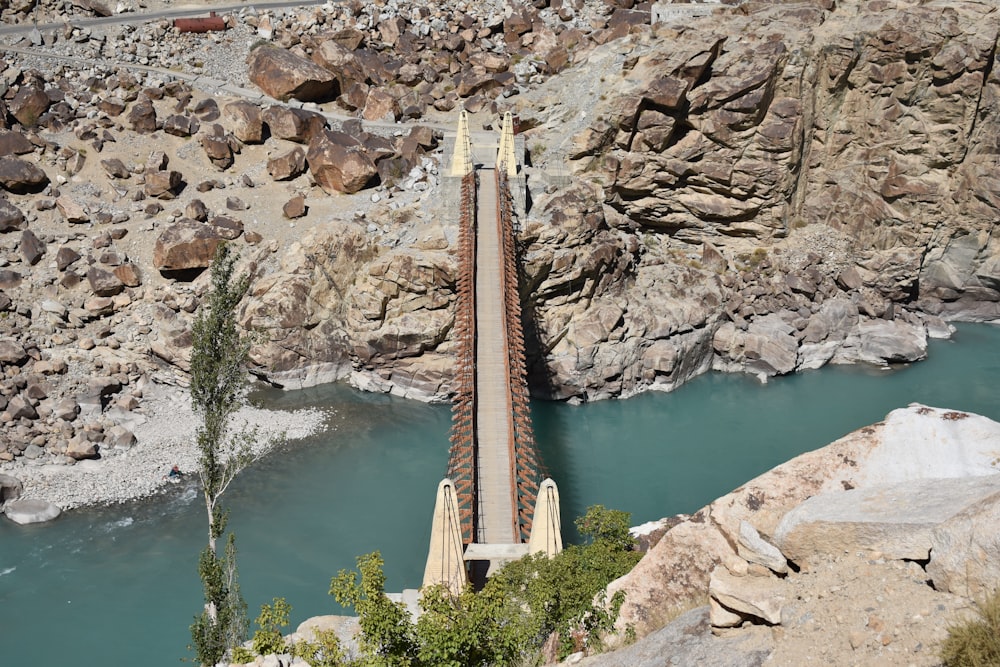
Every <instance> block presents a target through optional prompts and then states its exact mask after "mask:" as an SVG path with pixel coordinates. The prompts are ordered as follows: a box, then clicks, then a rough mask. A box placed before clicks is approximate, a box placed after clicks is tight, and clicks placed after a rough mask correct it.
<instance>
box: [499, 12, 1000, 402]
mask: <svg viewBox="0 0 1000 667" xmlns="http://www.w3.org/2000/svg"><path fill="white" fill-rule="evenodd" d="M998 25H1000V23H998V21H997V14H996V9H995V7H994V6H993V5H992V4H990V3H982V2H946V3H892V4H891V5H890V4H887V3H880V2H840V3H837V5H836V8H834V9H823V8H821V7H819V6H809V5H803V4H796V5H780V4H778V5H775V4H762V3H747V4H744V5H742V6H741V7H739V8H737V9H732V10H720V11H717V12H716V13H715V14H713V15H712V16H710V17H703V18H689V19H686V20H685V23H684V24H681V23H673V24H661V25H657V26H654V27H653V28H652V29H651V30H650V31H649V32H648V33H641V34H639V35H633V36H631V37H628V38H625V39H622V40H619V41H617V42H614V43H612V44H609V45H607V46H605V47H603V48H601V49H599V50H595V51H593V52H591V53H590V54H589V55H588V56H587V57H586V58H585V59H584V60H583V61H582V62H580V63H578V64H577V65H576V66H575V67H574V68H572V69H570V70H567V71H566V72H564V73H563V74H561V75H560V77H559V78H558V79H557V80H556V81H555V85H552V83H550V84H547V85H546V86H545V87H543V88H542V89H539V90H537V91H533V92H530V93H528V94H526V95H524V96H521V98H519V99H518V100H517V102H516V104H515V109H516V110H517V111H518V112H519V114H520V116H521V119H522V124H523V125H525V126H528V127H531V129H529V130H528V131H527V133H526V134H527V136H528V138H527V144H528V146H529V148H531V149H532V159H533V160H534V161H535V162H536V163H537V164H536V165H535V166H534V167H533V168H529V181H530V179H531V178H532V176H535V177H536V180H538V181H540V182H542V183H545V182H546V179H547V178H548V179H551V177H552V176H553V175H554V174H556V173H557V172H558V168H559V167H560V166H561V165H566V168H568V170H569V171H570V173H571V174H572V177H573V180H574V181H575V182H577V183H586V184H588V187H587V188H583V187H580V186H578V187H577V188H576V189H575V190H574V191H572V192H574V193H575V194H572V195H571V194H565V195H563V196H564V197H567V196H572V197H573V198H574V199H575V200H578V203H575V204H574V205H573V206H570V207H569V208H570V210H576V209H589V210H591V211H592V214H591V216H592V218H593V219H592V221H591V223H590V224H591V225H592V226H595V227H603V228H604V229H605V232H604V237H602V241H601V243H602V244H605V245H607V244H612V245H613V244H617V247H618V248H621V249H622V250H623V252H624V251H625V250H624V249H627V248H633V249H634V250H633V251H632V252H631V256H630V261H629V262H628V267H627V268H623V269H621V270H619V271H618V272H616V273H613V275H614V276H615V279H613V280H612V279H610V276H609V279H606V280H603V281H593V282H594V284H593V286H587V281H585V280H581V281H579V283H578V284H579V288H578V289H576V290H571V291H573V292H575V294H577V295H578V298H574V297H573V296H568V295H565V294H561V295H559V297H558V298H556V299H552V298H550V297H549V296H548V294H547V293H546V291H545V290H544V289H541V290H535V291H533V292H532V294H531V295H530V296H529V297H528V298H529V300H531V301H532V303H533V304H534V305H535V306H536V308H535V312H536V313H540V316H539V317H538V319H537V323H538V327H539V340H540V342H541V350H540V355H539V357H543V356H544V357H545V359H546V360H545V363H544V364H539V366H540V367H544V368H545V369H546V370H547V371H548V377H549V378H551V379H552V392H551V393H552V394H553V395H556V396H566V395H581V396H584V397H588V398H594V397H602V396H606V395H608V394H616V393H623V394H628V393H630V392H633V391H636V390H638V389H641V388H642V387H645V386H652V387H654V388H655V387H665V388H670V387H673V386H676V384H677V383H678V382H680V381H683V380H684V379H685V378H686V377H688V376H690V375H691V374H692V373H696V372H698V371H699V370H701V369H704V368H706V367H708V366H709V365H713V366H714V367H716V368H720V369H725V370H744V371H748V372H753V373H757V374H762V375H774V374H783V373H788V372H792V371H794V370H796V369H802V368H815V367H818V366H821V365H823V364H824V363H828V362H835V363H836V362H851V361H858V360H861V361H868V362H873V363H892V362H900V361H912V360H916V359H919V358H922V357H923V356H924V355H925V353H926V352H925V350H926V338H927V336H928V335H930V336H946V335H948V331H947V327H946V326H945V325H944V324H943V323H942V322H941V321H940V320H939V319H938V317H937V316H942V317H944V318H953V319H972V320H987V319H993V318H995V317H997V315H998V308H1000V306H998V297H1000V292H998V289H997V288H998V282H997V276H996V270H995V267H996V266H997V262H998V261H1000V259H998V246H997V241H996V240H995V239H994V236H993V228H994V221H995V220H996V219H997V205H998V203H1000V202H998V200H997V195H996V192H997V187H998V186H997V181H996V179H995V178H994V177H993V176H992V175H991V172H992V171H993V170H994V169H995V167H996V160H997V157H996V155H997V149H996V137H997V134H998V123H997V114H996V99H997V94H998V91H1000V88H998V83H1000V80H998V77H997V74H996V72H995V70H994V61H995V58H996V43H997V32H998ZM568 90H573V91H581V92H580V94H579V95H566V94H565V92H566V91H568ZM550 189H552V186H550ZM584 200H586V202H587V203H582V202H584ZM540 204H541V205H539V206H536V207H535V208H534V209H533V211H532V214H531V217H536V216H537V217H538V219H540V220H546V222H547V224H549V225H550V226H552V227H557V226H558V224H559V223H558V222H556V221H552V220H553V218H552V214H551V209H552V208H553V207H552V206H547V205H546V204H547V200H545V199H543V200H542V202H540ZM564 206H565V202H563V203H560V204H556V205H555V207H556V208H560V209H561V208H563V207H564ZM561 215H562V214H561ZM549 221H552V222H549ZM528 229H529V230H530V229H531V226H530V225H529V226H528ZM610 238H613V239H617V240H616V241H611V240H609V239H610ZM526 240H527V241H528V242H529V246H528V251H527V255H526V256H527V258H528V259H527V263H526V272H527V273H528V274H529V284H537V280H536V281H534V282H532V281H531V278H532V277H533V276H532V273H533V268H534V263H533V258H534V257H536V256H545V255H546V253H549V254H553V253H555V254H558V252H559V251H558V250H556V249H555V248H549V249H548V250H546V249H544V248H542V247H540V246H542V245H546V244H547V239H546V238H545V237H544V236H540V235H537V234H535V235H530V234H529V237H528V238H527V239H526ZM586 266H587V265H586V263H583V264H581V266H580V267H578V270H580V271H586V268H585V267H586ZM548 270H549V266H548V265H544V266H543V267H542V272H543V273H544V272H546V271H548ZM654 286H655V287H654ZM595 288H596V289H595ZM591 322H600V323H601V324H600V325H599V326H597V327H595V326H592V325H591V324H590V323H591ZM580 329H583V330H586V332H587V333H586V334H585V335H583V336H580V335H579V334H578V331H579V330H580Z"/></svg>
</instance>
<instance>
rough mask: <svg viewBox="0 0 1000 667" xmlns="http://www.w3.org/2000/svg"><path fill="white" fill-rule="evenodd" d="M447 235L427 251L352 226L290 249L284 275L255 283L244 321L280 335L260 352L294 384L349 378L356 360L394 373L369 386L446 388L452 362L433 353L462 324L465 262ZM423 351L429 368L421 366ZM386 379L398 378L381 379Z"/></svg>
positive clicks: (275, 373) (278, 376) (422, 392)
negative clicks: (460, 273)
mask: <svg viewBox="0 0 1000 667" xmlns="http://www.w3.org/2000/svg"><path fill="white" fill-rule="evenodd" d="M405 219H406V216H404V217H403V218H401V221H402V220H405ZM399 224H407V223H403V222H400V223H399ZM433 231H434V228H433V227H432V228H431V229H430V230H427V231H425V232H424V233H425V234H430V233H432V232H433ZM436 231H437V234H438V235H440V231H441V230H440V228H437V230H436ZM438 238H440V242H437V243H425V244H422V245H423V247H422V249H420V250H418V249H415V248H408V247H399V248H392V249H390V248H386V247H383V246H381V245H380V244H379V243H378V239H377V237H373V236H372V235H370V234H369V233H368V231H367V230H366V228H365V227H364V226H362V225H359V224H351V223H339V224H331V225H329V226H328V228H327V229H324V230H322V231H320V230H317V231H315V232H313V233H312V234H310V235H308V236H307V237H305V238H303V240H302V242H301V243H300V244H299V243H297V244H295V245H294V246H293V247H292V248H291V249H290V253H289V254H288V256H287V257H286V259H285V261H284V263H283V267H282V269H283V270H282V272H281V273H277V274H273V275H270V276H266V277H264V278H262V279H261V280H259V281H257V282H256V283H255V285H254V286H253V287H252V289H251V299H250V302H249V304H248V306H247V308H246V310H245V313H244V319H243V324H244V326H247V327H252V328H255V329H258V330H261V331H266V332H267V333H268V338H269V339H270V340H271V341H273V342H270V343H267V344H264V345H260V346H257V347H255V348H254V349H253V350H252V351H251V356H252V357H253V358H254V360H255V361H256V362H258V363H260V364H262V365H263V366H264V367H265V368H269V369H271V371H272V379H273V380H275V381H277V382H280V383H281V384H284V385H285V386H289V387H293V386H301V384H302V383H306V384H312V383H315V382H316V381H329V380H332V379H337V378H345V377H348V376H349V375H350V374H351V370H352V360H356V361H354V363H355V364H356V365H353V368H355V369H360V370H361V371H362V372H364V371H367V372H372V371H374V370H375V369H379V368H382V369H387V370H388V371H389V372H388V373H383V375H382V376H381V379H379V380H378V381H377V382H376V383H375V384H371V385H367V386H369V388H371V389H374V390H381V391H387V390H389V388H390V387H395V390H396V391H400V392H402V391H404V389H405V388H409V389H410V390H411V391H413V392H414V395H418V396H421V397H423V398H425V399H426V398H431V397H435V396H440V395H442V392H443V391H444V388H445V387H446V386H447V384H448V382H449V378H450V373H451V371H450V370H449V369H450V368H451V363H452V362H451V360H450V357H448V356H446V355H443V354H433V353H432V352H431V351H432V350H435V349H436V348H437V347H438V346H439V345H440V344H441V343H442V342H443V341H444V340H445V338H446V337H447V335H448V331H449V330H450V328H451V326H452V323H453V315H452V314H451V311H450V308H451V304H452V302H453V300H454V298H455V280H456V275H455V274H456V271H457V265H456V262H455V259H454V257H453V256H452V255H451V254H450V253H449V252H447V242H446V241H444V239H443V238H441V237H440V236H438ZM434 246H437V247H434ZM416 357H419V362H420V363H419V365H415V364H413V361H414V358H416ZM434 359H436V360H437V363H432V360H434ZM386 376H387V377H386ZM376 377H378V376H376ZM386 380H388V381H389V383H390V384H388V385H384V384H383V385H382V386H380V385H379V384H378V382H381V383H385V382H386ZM359 381H361V382H366V380H360V378H359Z"/></svg>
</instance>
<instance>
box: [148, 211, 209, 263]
mask: <svg viewBox="0 0 1000 667" xmlns="http://www.w3.org/2000/svg"><path fill="white" fill-rule="evenodd" d="M222 241H223V237H222V236H221V235H220V234H219V228H218V227H216V226H215V225H206V224H202V223H200V222H196V221H194V220H186V219H183V218H182V219H181V220H178V221H177V222H175V223H174V224H172V225H170V226H169V227H167V228H166V229H165V230H163V233H161V234H160V236H159V238H157V239H156V245H155V247H154V248H153V266H155V267H156V268H157V269H159V270H160V271H177V270H183V269H204V268H207V267H208V266H209V265H210V264H211V263H212V257H214V256H215V249H216V248H217V247H218V245H219V244H220V243H222Z"/></svg>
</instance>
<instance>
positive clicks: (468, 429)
mask: <svg viewBox="0 0 1000 667" xmlns="http://www.w3.org/2000/svg"><path fill="white" fill-rule="evenodd" d="M476 196H477V195H476V174H475V172H473V171H470V172H469V173H467V174H466V175H465V176H463V177H462V194H461V197H462V201H461V205H460V213H459V216H460V221H459V240H458V248H459V255H460V256H459V274H458V284H457V286H456V291H457V295H458V302H457V307H456V312H455V340H456V341H457V343H458V351H457V357H458V358H457V364H456V367H457V372H456V377H455V398H454V401H453V403H452V428H451V447H450V449H449V455H448V477H449V478H450V479H451V480H452V481H453V482H454V484H455V496H456V499H457V501H458V515H459V520H460V522H461V533H462V542H463V543H465V544H468V543H469V542H472V540H473V536H474V535H475V522H476V507H477V504H478V503H477V499H476V488H477V486H478V485H477V483H476V481H477V480H476V474H477V473H476V450H475V433H476V391H475V385H476V351H475V341H476V311H475V304H476V299H475V296H476V294H475V293H476V282H475V266H476V234H475V216H476Z"/></svg>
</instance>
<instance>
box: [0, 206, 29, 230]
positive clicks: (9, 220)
mask: <svg viewBox="0 0 1000 667" xmlns="http://www.w3.org/2000/svg"><path fill="white" fill-rule="evenodd" d="M24 227H25V223H24V213H22V212H21V209H19V208H18V207H16V206H14V205H13V204H11V203H10V202H9V201H7V200H6V199H0V232H17V231H20V230H22V229H24Z"/></svg>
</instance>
